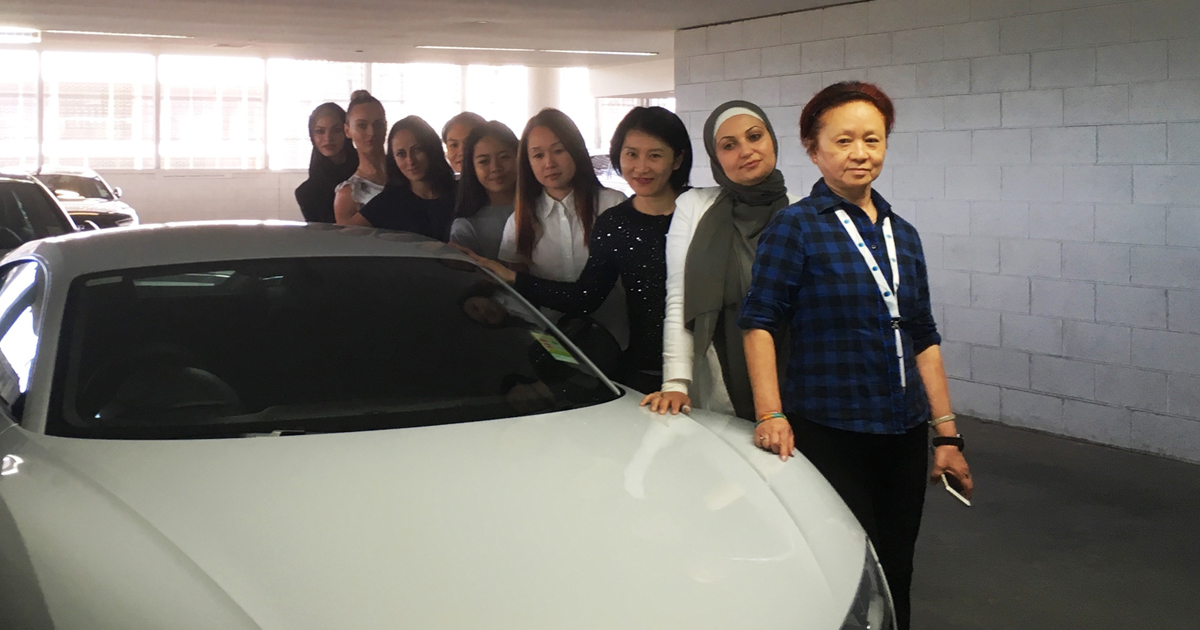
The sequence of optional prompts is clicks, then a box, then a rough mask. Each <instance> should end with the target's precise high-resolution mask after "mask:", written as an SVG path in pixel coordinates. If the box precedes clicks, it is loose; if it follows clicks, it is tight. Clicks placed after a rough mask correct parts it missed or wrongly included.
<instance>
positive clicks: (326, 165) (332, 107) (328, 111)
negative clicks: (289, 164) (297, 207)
mask: <svg viewBox="0 0 1200 630" xmlns="http://www.w3.org/2000/svg"><path fill="white" fill-rule="evenodd" d="M326 116H333V117H334V118H336V119H337V121H338V124H340V125H342V127H343V128H345V125H346V110H344V109H342V106H341V105H338V104H337V103H321V104H320V105H317V107H316V108H315V109H313V111H312V113H311V114H309V115H308V140H309V142H312V145H313V148H312V155H311V156H310V157H309V158H308V176H309V177H320V176H323V175H326V174H327V173H331V172H332V173H337V174H340V173H342V172H344V171H348V174H347V175H346V176H345V177H343V178H342V179H341V180H339V181H338V182H337V183H341V182H344V181H346V179H347V178H349V177H350V175H353V174H354V171H355V169H357V168H358V151H355V150H354V142H352V141H351V140H350V138H349V137H347V136H345V135H344V134H343V137H344V140H343V144H342V154H343V155H345V156H346V160H345V162H343V163H342V164H340V165H339V164H334V163H333V160H331V159H329V158H327V157H325V156H324V155H322V154H321V151H320V150H319V149H317V143H316V141H315V140H313V132H314V131H315V130H316V127H317V121H318V120H320V119H322V118H324V117H326ZM335 176H336V175H335Z"/></svg>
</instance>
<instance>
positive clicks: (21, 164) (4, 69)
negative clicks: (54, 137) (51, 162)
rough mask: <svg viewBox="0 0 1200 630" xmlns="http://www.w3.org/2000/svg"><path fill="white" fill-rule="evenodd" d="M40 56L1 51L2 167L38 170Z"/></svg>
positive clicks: (24, 52)
mask: <svg viewBox="0 0 1200 630" xmlns="http://www.w3.org/2000/svg"><path fill="white" fill-rule="evenodd" d="M37 75H38V54H37V53H36V52H34V51H32V50H0V167H11V168H18V169H35V168H37V160H38V147H37V123H38V120H37Z"/></svg>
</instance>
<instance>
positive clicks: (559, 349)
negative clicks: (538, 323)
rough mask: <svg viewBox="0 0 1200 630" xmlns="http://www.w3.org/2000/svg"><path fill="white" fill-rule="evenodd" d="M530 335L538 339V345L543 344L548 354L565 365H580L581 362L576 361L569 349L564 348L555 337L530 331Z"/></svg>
mask: <svg viewBox="0 0 1200 630" xmlns="http://www.w3.org/2000/svg"><path fill="white" fill-rule="evenodd" d="M529 334H530V335H533V338H534V339H536V340H537V342H538V343H540V344H542V347H543V348H545V349H546V352H549V353H550V356H552V357H554V358H555V359H557V360H559V361H562V362H563V363H574V364H576V365H578V364H579V362H578V361H576V360H575V357H573V356H571V353H570V352H568V351H567V349H566V348H564V347H563V345H562V344H561V343H559V342H558V340H557V339H555V338H554V336H553V335H545V334H542V333H537V332H533V331H530V332H529Z"/></svg>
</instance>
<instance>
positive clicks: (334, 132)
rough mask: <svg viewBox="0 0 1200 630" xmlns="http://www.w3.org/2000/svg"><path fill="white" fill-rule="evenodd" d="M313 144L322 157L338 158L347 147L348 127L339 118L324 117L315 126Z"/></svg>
mask: <svg viewBox="0 0 1200 630" xmlns="http://www.w3.org/2000/svg"><path fill="white" fill-rule="evenodd" d="M312 142H313V146H315V147H317V151H319V152H320V153H321V155H324V156H325V157H327V158H332V157H337V156H338V154H340V153H341V152H342V149H343V148H344V147H345V146H346V125H344V124H343V123H342V121H341V120H339V119H338V118H337V116H322V117H320V118H318V119H317V123H316V124H315V125H313V131H312Z"/></svg>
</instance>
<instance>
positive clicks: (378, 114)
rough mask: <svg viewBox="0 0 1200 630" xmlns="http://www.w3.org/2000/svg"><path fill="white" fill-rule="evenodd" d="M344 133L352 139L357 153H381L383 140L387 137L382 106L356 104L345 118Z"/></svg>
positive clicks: (385, 120)
mask: <svg viewBox="0 0 1200 630" xmlns="http://www.w3.org/2000/svg"><path fill="white" fill-rule="evenodd" d="M346 135H347V136H349V137H350V139H351V140H353V141H354V147H355V148H356V149H358V151H359V153H366V154H379V155H382V154H383V141H384V139H386V138H387V119H386V118H384V115H383V106H381V105H379V104H376V103H363V104H362V105H356V106H355V107H354V108H353V109H351V110H350V115H349V117H348V119H347V120H346Z"/></svg>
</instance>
